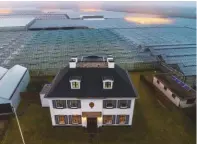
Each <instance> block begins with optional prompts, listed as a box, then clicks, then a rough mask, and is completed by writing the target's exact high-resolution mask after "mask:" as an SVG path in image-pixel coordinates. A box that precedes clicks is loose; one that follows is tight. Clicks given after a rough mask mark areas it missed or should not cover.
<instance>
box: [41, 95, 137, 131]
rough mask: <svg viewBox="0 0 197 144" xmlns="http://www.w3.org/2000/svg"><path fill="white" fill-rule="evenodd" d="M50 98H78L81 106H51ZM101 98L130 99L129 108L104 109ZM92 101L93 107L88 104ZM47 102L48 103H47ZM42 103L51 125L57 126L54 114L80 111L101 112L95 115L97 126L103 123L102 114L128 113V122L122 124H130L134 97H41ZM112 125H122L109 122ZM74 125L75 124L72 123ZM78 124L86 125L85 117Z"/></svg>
mask: <svg viewBox="0 0 197 144" xmlns="http://www.w3.org/2000/svg"><path fill="white" fill-rule="evenodd" d="M52 100H80V101H81V108H79V109H70V108H65V109H56V108H53V104H52ZM103 100H117V102H118V100H131V105H130V108H127V109H120V108H113V109H106V108H103ZM91 102H93V103H94V107H93V108H91V107H90V106H89V104H90V103H91ZM47 103H48V104H47ZM42 105H43V106H44V107H46V106H47V105H48V106H49V108H50V113H51V120H52V125H53V126H58V125H57V124H56V123H55V115H81V116H82V112H101V117H97V126H98V127H101V126H103V125H105V124H103V115H129V122H128V124H124V125H132V120H133V112H134V105H135V98H108V99H76V98H58V99H54V98H53V99H51V98H48V99H46V98H45V99H43V101H42ZM68 125H69V126H72V124H67V125H61V126H68ZM110 125H112V126H122V125H120V124H110ZM73 126H76V125H73ZM79 126H83V127H87V117H82V124H80V125H79Z"/></svg>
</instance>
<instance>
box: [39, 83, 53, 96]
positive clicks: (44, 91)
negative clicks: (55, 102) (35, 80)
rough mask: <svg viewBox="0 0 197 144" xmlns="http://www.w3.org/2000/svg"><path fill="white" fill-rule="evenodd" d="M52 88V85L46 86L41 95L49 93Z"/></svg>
mask: <svg viewBox="0 0 197 144" xmlns="http://www.w3.org/2000/svg"><path fill="white" fill-rule="evenodd" d="M50 88H51V84H45V85H44V87H43V88H42V90H41V92H40V94H46V93H48V92H49V90H50Z"/></svg>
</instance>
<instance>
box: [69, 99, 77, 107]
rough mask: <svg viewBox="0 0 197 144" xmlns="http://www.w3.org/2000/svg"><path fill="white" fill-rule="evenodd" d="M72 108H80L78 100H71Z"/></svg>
mask: <svg viewBox="0 0 197 144" xmlns="http://www.w3.org/2000/svg"><path fill="white" fill-rule="evenodd" d="M70 108H78V101H77V100H71V101H70Z"/></svg>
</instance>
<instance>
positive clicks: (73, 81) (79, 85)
mask: <svg viewBox="0 0 197 144" xmlns="http://www.w3.org/2000/svg"><path fill="white" fill-rule="evenodd" d="M73 83H77V84H78V87H75V86H73ZM70 85H71V89H80V88H81V81H80V80H76V79H73V80H70Z"/></svg>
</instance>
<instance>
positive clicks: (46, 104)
mask: <svg viewBox="0 0 197 144" xmlns="http://www.w3.org/2000/svg"><path fill="white" fill-rule="evenodd" d="M40 101H41V105H42V107H49V102H48V99H46V98H45V94H40Z"/></svg>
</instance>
